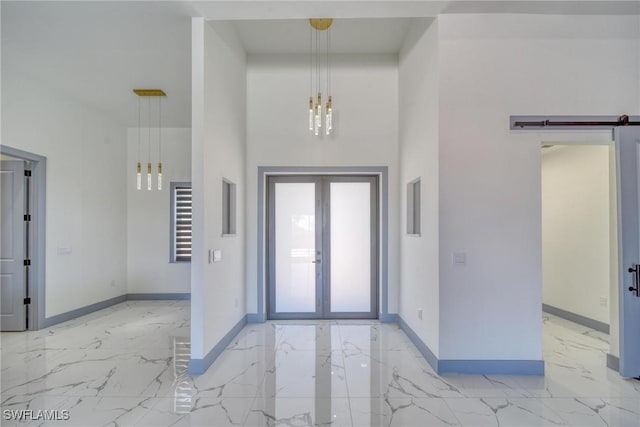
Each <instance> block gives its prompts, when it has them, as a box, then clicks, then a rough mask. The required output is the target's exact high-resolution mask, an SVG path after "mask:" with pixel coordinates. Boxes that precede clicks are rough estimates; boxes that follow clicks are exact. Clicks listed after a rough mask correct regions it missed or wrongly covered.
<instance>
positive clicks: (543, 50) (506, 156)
mask: <svg viewBox="0 0 640 427" xmlns="http://www.w3.org/2000/svg"><path fill="white" fill-rule="evenodd" d="M637 24H638V20H637V17H635V16H566V15H563V16H546V15H544V16H543V15H509V14H503V15H465V14H459V15H442V16H441V17H440V19H439V29H440V38H441V43H440V53H439V60H440V76H441V78H440V152H439V164H440V175H439V177H440V183H439V191H440V312H441V317H440V321H441V327H440V352H439V356H440V358H443V359H459V360H465V359H488V360H496V359H516V360H539V359H541V356H542V352H541V350H542V349H541V322H540V305H541V302H542V283H541V282H542V269H541V214H540V203H541V201H540V142H541V141H542V140H544V139H547V140H549V139H558V140H566V139H569V138H573V139H574V140H575V139H576V134H570V133H557V134H555V135H551V134H549V133H540V134H535V133H531V132H526V133H525V132H518V131H510V130H509V129H508V119H509V115H511V114H569V115H586V114H596V115H597V114H616V113H619V112H626V113H630V114H634V113H636V114H637V113H638V102H639V100H638V96H637V94H638V59H637V55H638V50H637V46H638V44H637V37H638V25H637ZM621 51H624V52H627V53H626V54H624V55H623V54H620V52H621ZM586 137H587V138H597V137H600V138H603V137H604V138H606V136H604V135H603V134H600V135H595V134H589V135H588V136H586ZM454 252H465V253H466V254H467V264H466V265H465V266H454V265H453V263H452V254H453V253H454Z"/></svg>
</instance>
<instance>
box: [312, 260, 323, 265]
mask: <svg viewBox="0 0 640 427" xmlns="http://www.w3.org/2000/svg"><path fill="white" fill-rule="evenodd" d="M321 262H322V261H320V260H319V259H314V260H313V261H311V263H312V264H320V263H321Z"/></svg>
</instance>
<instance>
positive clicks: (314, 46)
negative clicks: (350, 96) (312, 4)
mask: <svg viewBox="0 0 640 427" xmlns="http://www.w3.org/2000/svg"><path fill="white" fill-rule="evenodd" d="M332 23H333V19H331V18H312V19H309V24H310V29H309V131H311V132H313V134H314V135H315V136H318V135H320V132H321V129H322V116H323V115H324V129H325V134H326V135H331V131H332V130H333V100H332V96H331V67H330V63H329V48H330V47H331V32H330V30H329V28H330V27H331V24H332ZM322 33H324V42H325V46H326V48H325V51H324V53H325V55H324V56H325V58H324V61H323V62H324V65H325V78H326V80H325V89H326V94H327V103H326V104H325V105H324V107H325V109H324V114H323V111H322V107H323V105H322V90H321V82H322V76H321V74H322V66H321V64H320V62H321V61H322V60H323V58H322V56H323V55H322V53H321V52H320V51H321V44H322V40H321V34H322ZM314 94H317V95H316V99H315V103H314Z"/></svg>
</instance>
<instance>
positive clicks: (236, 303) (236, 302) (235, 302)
mask: <svg viewBox="0 0 640 427" xmlns="http://www.w3.org/2000/svg"><path fill="white" fill-rule="evenodd" d="M234 304H235V306H236V308H237V307H238V298H236V299H235V301H234Z"/></svg>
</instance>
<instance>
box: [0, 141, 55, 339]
mask: <svg viewBox="0 0 640 427" xmlns="http://www.w3.org/2000/svg"><path fill="white" fill-rule="evenodd" d="M0 154H4V155H7V156H11V157H14V158H16V159H18V160H25V161H28V162H30V169H31V180H30V183H31V188H30V189H29V207H30V210H31V216H32V217H33V218H35V220H34V221H32V222H31V228H30V231H29V242H28V244H29V247H30V248H31V253H30V255H29V257H30V259H31V266H30V272H29V282H30V283H29V295H28V296H29V297H30V298H31V307H30V309H29V310H28V318H29V326H28V328H27V330H37V329H42V328H44V327H46V324H45V265H46V262H45V261H46V260H45V256H46V250H45V236H46V232H45V230H46V216H45V214H46V178H47V158H46V157H44V156H40V155H38V154H34V153H29V152H27V151H23V150H19V149H17V148H13V147H9V146H6V145H0Z"/></svg>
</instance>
